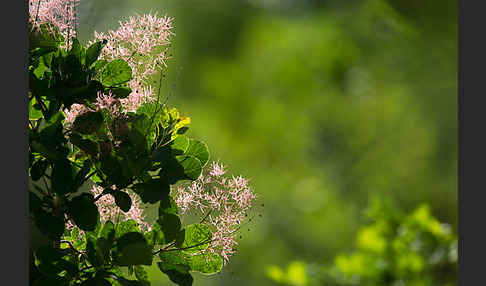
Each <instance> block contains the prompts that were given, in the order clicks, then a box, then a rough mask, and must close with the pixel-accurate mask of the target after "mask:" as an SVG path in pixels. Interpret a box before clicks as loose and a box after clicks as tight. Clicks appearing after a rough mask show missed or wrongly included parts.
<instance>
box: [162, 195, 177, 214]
mask: <svg viewBox="0 0 486 286" xmlns="http://www.w3.org/2000/svg"><path fill="white" fill-rule="evenodd" d="M178 213H179V208H178V207H177V204H176V203H175V201H174V199H173V198H172V197H171V196H167V198H165V199H163V200H161V201H160V205H159V217H162V216H164V215H165V214H175V215H177V214H178Z"/></svg>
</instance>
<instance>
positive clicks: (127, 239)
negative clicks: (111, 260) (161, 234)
mask: <svg viewBox="0 0 486 286" xmlns="http://www.w3.org/2000/svg"><path fill="white" fill-rule="evenodd" d="M116 244H117V246H116V247H117V253H116V258H115V261H116V263H117V264H118V265H120V266H129V265H152V258H153V256H152V249H151V248H150V247H149V245H148V244H147V241H146V240H145V237H144V236H143V234H141V233H139V232H129V233H126V234H124V235H123V236H121V237H120V238H118V239H117V241H116Z"/></svg>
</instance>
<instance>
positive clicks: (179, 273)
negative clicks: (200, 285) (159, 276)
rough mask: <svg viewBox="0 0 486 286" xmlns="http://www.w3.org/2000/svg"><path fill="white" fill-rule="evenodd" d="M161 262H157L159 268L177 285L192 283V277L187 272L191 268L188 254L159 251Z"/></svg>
mask: <svg viewBox="0 0 486 286" xmlns="http://www.w3.org/2000/svg"><path fill="white" fill-rule="evenodd" d="M159 257H160V260H161V262H158V263H157V266H158V267H159V269H160V270H161V271H162V272H163V273H165V274H166V275H167V276H169V279H170V280H171V281H172V282H174V283H176V284H178V285H183V286H185V285H192V283H193V278H192V276H191V275H190V274H189V270H191V268H190V266H189V263H190V258H189V256H187V255H185V254H183V253H180V252H161V253H159Z"/></svg>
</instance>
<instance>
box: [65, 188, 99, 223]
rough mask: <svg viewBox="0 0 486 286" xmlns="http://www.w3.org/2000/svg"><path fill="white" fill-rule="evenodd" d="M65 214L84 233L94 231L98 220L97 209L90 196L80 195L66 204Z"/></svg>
mask: <svg viewBox="0 0 486 286" xmlns="http://www.w3.org/2000/svg"><path fill="white" fill-rule="evenodd" d="M67 212H68V214H69V217H70V218H71V219H72V220H73V221H74V223H75V224H76V225H77V226H78V227H79V228H80V229H82V230H86V231H94V230H95V229H96V225H97V224H98V222H99V219H100V214H99V212H98V208H97V207H96V205H95V203H94V198H93V195H91V194H81V195H79V196H77V197H75V198H73V199H72V200H71V201H69V202H68V204H67Z"/></svg>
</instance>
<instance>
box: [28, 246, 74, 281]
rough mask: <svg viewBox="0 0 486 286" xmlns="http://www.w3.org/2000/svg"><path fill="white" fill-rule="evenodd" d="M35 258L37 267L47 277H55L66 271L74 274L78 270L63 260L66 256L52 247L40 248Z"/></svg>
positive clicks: (35, 253)
mask: <svg viewBox="0 0 486 286" xmlns="http://www.w3.org/2000/svg"><path fill="white" fill-rule="evenodd" d="M34 256H35V266H36V267H37V269H39V271H40V272H42V273H44V274H45V275H47V276H55V275H56V274H58V273H60V272H62V271H64V270H66V271H68V272H69V273H71V274H72V273H74V272H76V270H77V268H76V266H75V265H74V264H72V263H70V262H69V261H67V260H64V259H63V256H64V254H62V253H61V252H60V251H59V250H57V249H55V248H52V247H51V246H41V247H39V248H38V249H37V250H36V251H35V252H34Z"/></svg>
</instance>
